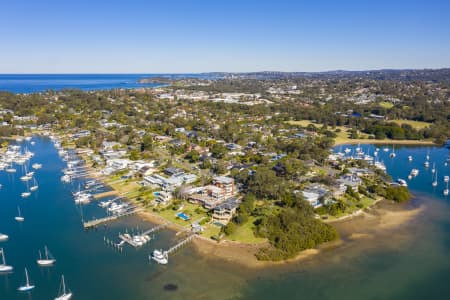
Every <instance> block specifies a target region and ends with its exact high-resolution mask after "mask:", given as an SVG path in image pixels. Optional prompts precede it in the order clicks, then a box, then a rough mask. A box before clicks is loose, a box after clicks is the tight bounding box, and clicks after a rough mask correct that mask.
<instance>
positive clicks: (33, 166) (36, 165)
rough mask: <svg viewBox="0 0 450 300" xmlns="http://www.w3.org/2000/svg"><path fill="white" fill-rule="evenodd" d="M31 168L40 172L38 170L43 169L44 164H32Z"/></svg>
mask: <svg viewBox="0 0 450 300" xmlns="http://www.w3.org/2000/svg"><path fill="white" fill-rule="evenodd" d="M31 167H32V168H33V169H35V170H38V169H40V168H42V164H38V163H35V164H32V165H31Z"/></svg>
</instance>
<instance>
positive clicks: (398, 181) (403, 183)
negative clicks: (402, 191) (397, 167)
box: [397, 178, 408, 187]
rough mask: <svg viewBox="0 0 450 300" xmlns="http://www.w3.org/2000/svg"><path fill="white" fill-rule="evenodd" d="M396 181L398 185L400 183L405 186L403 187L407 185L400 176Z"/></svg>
mask: <svg viewBox="0 0 450 300" xmlns="http://www.w3.org/2000/svg"><path fill="white" fill-rule="evenodd" d="M397 183H398V184H399V185H401V186H405V187H407V186H408V184H407V183H406V181H405V180H404V179H401V178H399V179H397Z"/></svg>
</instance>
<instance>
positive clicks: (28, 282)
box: [25, 268, 30, 286]
mask: <svg viewBox="0 0 450 300" xmlns="http://www.w3.org/2000/svg"><path fill="white" fill-rule="evenodd" d="M25 278H26V280H27V284H26V286H29V285H30V281H29V279H28V271H27V268H25Z"/></svg>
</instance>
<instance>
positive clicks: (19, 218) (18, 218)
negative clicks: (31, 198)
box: [14, 207, 25, 222]
mask: <svg viewBox="0 0 450 300" xmlns="http://www.w3.org/2000/svg"><path fill="white" fill-rule="evenodd" d="M17 211H18V212H19V215H17V217H14V219H15V220H16V221H17V222H23V221H25V218H24V217H22V215H21V213H20V207H17Z"/></svg>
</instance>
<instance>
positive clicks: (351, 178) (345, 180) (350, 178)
mask: <svg viewBox="0 0 450 300" xmlns="http://www.w3.org/2000/svg"><path fill="white" fill-rule="evenodd" d="M337 181H338V182H339V183H342V184H344V185H346V186H350V187H352V188H357V187H358V186H360V185H361V184H362V179H361V178H359V177H358V176H357V175H356V174H345V175H342V176H341V177H339V179H338V180H337Z"/></svg>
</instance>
